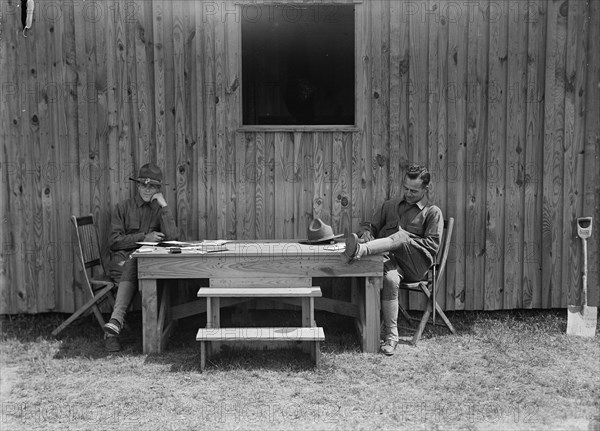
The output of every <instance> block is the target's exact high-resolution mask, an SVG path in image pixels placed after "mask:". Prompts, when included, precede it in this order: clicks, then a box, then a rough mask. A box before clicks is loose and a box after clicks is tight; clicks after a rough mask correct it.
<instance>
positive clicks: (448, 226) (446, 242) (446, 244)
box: [436, 217, 454, 280]
mask: <svg viewBox="0 0 600 431" xmlns="http://www.w3.org/2000/svg"><path fill="white" fill-rule="evenodd" d="M453 230H454V217H450V218H449V219H448V220H446V221H445V222H444V232H443V234H442V242H441V244H440V249H439V251H438V253H437V255H436V261H437V263H436V279H437V280H439V279H441V278H442V276H443V275H444V269H445V268H446V261H447V260H448V252H449V251H450V243H451V240H452V231H453Z"/></svg>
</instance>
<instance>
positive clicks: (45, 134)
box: [33, 20, 75, 311]
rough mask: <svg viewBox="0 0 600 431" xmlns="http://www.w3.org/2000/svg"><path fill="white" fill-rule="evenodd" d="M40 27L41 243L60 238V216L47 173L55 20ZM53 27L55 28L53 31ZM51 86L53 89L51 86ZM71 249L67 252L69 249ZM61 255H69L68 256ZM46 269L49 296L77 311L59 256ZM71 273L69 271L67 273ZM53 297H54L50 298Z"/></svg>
mask: <svg viewBox="0 0 600 431" xmlns="http://www.w3.org/2000/svg"><path fill="white" fill-rule="evenodd" d="M38 28H39V31H36V35H35V36H33V37H34V38H35V39H34V40H35V41H36V42H37V43H35V53H36V59H37V65H38V66H37V76H36V79H37V82H38V83H43V87H41V88H40V87H38V88H40V93H39V94H37V95H36V99H37V101H38V109H37V111H38V121H39V124H40V148H39V152H38V157H39V159H38V162H39V164H40V168H41V172H40V176H41V177H40V185H39V187H40V188H39V193H40V196H41V219H42V226H41V229H42V237H41V243H42V244H46V245H50V244H58V241H57V230H58V229H57V216H56V213H55V211H54V208H53V205H54V202H53V200H54V199H55V198H56V196H55V193H54V192H53V187H52V186H53V184H54V183H55V182H56V181H57V175H56V174H57V172H56V171H54V172H53V174H50V175H48V173H49V172H51V171H50V170H49V169H51V167H53V166H54V167H56V158H55V147H56V145H58V144H56V142H55V141H54V139H53V125H54V124H56V123H55V119H54V115H53V114H54V109H56V105H55V102H56V98H57V97H58V96H59V91H58V88H56V82H57V81H56V80H55V78H54V77H53V75H52V73H53V68H52V67H51V65H52V64H53V60H52V54H51V46H52V44H53V43H52V40H51V38H52V34H53V32H54V25H53V21H51V20H40V21H39V27H38ZM51 30H52V31H51ZM42 88H43V89H42ZM51 88H52V91H51V90H50V89H51ZM70 234H71V232H70V231H69V232H67V236H66V238H71V236H70ZM67 253H68V252H67ZM61 258H65V259H67V258H68V257H67V256H62V257H61ZM44 266H45V270H44V274H43V275H44V279H45V283H46V292H47V297H48V299H49V300H53V301H54V302H55V306H56V308H57V309H59V310H67V311H74V305H75V302H74V294H73V290H72V287H73V285H72V284H69V283H65V284H64V285H62V286H64V288H62V289H57V286H59V284H57V279H58V277H59V274H58V272H59V271H60V270H59V268H60V267H61V265H60V264H59V263H58V262H57V259H48V260H47V262H46V264H45V265H44ZM67 277H68V275H67ZM50 298H52V299H50Z"/></svg>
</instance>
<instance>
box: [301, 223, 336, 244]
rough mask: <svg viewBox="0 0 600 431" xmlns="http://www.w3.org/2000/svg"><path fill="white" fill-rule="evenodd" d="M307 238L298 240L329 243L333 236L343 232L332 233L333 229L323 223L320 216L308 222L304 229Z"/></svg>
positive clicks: (304, 242)
mask: <svg viewBox="0 0 600 431" xmlns="http://www.w3.org/2000/svg"><path fill="white" fill-rule="evenodd" d="M306 232H307V236H308V238H307V239H305V240H302V241H299V242H300V243H302V244H321V243H323V244H329V243H330V242H332V240H334V239H335V238H339V237H341V236H342V235H344V234H343V233H340V234H338V235H334V233H333V229H332V228H331V226H329V225H328V224H325V223H324V222H323V220H321V219H320V218H316V219H314V220H313V221H312V222H310V225H309V226H308V229H307V230H306Z"/></svg>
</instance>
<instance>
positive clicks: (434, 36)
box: [418, 0, 445, 304]
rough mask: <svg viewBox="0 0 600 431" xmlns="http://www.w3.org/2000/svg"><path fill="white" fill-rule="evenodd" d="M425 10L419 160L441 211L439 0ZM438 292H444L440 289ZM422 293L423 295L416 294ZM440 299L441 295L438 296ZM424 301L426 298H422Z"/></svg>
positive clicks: (426, 4)
mask: <svg viewBox="0 0 600 431" xmlns="http://www.w3.org/2000/svg"><path fill="white" fill-rule="evenodd" d="M423 7H424V12H425V14H424V15H423V19H424V20H425V25H426V27H427V37H428V44H427V51H426V55H427V59H426V64H427V71H428V76H427V79H426V81H425V82H424V84H425V87H424V88H423V103H424V104H425V109H426V112H427V129H426V130H427V142H428V145H427V148H426V151H425V154H426V158H425V160H423V161H422V163H424V164H425V166H427V167H428V168H429V170H430V171H431V173H432V182H433V184H432V185H431V188H430V190H429V194H428V195H429V199H430V200H431V202H434V203H435V204H436V205H438V206H440V207H441V209H442V211H444V208H443V207H442V206H441V205H440V203H439V202H438V195H442V193H440V192H439V189H440V187H441V186H442V181H443V174H442V173H441V172H440V166H439V165H440V163H439V162H440V160H438V157H437V152H438V149H437V146H438V133H439V130H438V120H439V118H438V110H439V96H440V95H439V91H440V85H441V82H443V81H439V75H440V70H441V69H442V65H441V64H440V63H442V62H443V60H441V59H439V56H438V54H439V48H438V35H439V36H440V37H441V35H440V30H441V29H440V27H441V23H440V15H439V1H438V0H428V1H427V2H425V3H424V4H423ZM444 42H445V41H440V43H439V44H443V43H444ZM440 295H443V294H442V293H440ZM418 296H420V297H422V296H423V295H418ZM444 299H445V298H444ZM440 300H441V296H440ZM423 304H425V301H424V302H423Z"/></svg>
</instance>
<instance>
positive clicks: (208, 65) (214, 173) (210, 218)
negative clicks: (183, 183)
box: [201, 14, 224, 239]
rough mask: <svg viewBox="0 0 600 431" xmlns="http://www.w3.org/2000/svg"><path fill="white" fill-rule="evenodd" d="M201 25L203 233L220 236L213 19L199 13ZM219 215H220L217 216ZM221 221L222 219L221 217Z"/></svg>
mask: <svg viewBox="0 0 600 431" xmlns="http://www.w3.org/2000/svg"><path fill="white" fill-rule="evenodd" d="M201 20H202V27H203V35H204V50H203V54H204V65H203V66H204V81H203V82H202V87H203V89H204V92H205V93H204V94H205V98H204V119H203V123H204V125H205V126H204V127H205V135H206V137H205V140H204V142H205V144H204V145H205V147H206V159H205V162H204V165H205V172H206V234H207V238H210V239H214V238H219V237H220V238H223V235H224V229H223V228H222V225H221V224H218V217H221V214H220V213H219V208H220V206H219V205H218V204H217V200H218V192H219V188H218V186H217V185H218V183H219V181H220V179H219V171H218V166H217V145H218V144H217V130H216V127H217V125H216V99H217V93H216V83H215V36H214V33H215V20H216V18H215V17H214V16H212V15H210V14H207V15H204V14H202V19H201ZM221 218H222V217H221ZM223 220H224V219H223Z"/></svg>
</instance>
